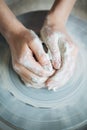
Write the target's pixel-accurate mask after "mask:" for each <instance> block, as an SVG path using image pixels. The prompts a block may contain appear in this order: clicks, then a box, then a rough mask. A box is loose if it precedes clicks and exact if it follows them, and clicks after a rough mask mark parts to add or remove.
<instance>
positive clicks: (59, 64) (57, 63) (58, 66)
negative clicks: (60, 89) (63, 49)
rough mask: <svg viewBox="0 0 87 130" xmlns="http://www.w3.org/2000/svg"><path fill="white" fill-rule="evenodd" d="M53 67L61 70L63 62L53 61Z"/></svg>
mask: <svg viewBox="0 0 87 130" xmlns="http://www.w3.org/2000/svg"><path fill="white" fill-rule="evenodd" d="M53 66H54V67H55V69H60V67H61V62H60V61H59V60H58V61H53Z"/></svg>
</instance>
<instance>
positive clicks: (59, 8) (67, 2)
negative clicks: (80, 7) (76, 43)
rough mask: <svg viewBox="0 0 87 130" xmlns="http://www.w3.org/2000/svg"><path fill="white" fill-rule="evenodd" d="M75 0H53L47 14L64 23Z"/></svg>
mask: <svg viewBox="0 0 87 130" xmlns="http://www.w3.org/2000/svg"><path fill="white" fill-rule="evenodd" d="M75 2H76V0H55V2H54V4H53V6H52V8H51V10H50V12H49V15H48V16H50V15H51V16H52V17H53V19H54V20H55V21H58V22H62V21H63V23H64V24H65V23H66V21H67V19H68V16H69V14H70V12H71V10H72V8H73V6H74V4H75Z"/></svg>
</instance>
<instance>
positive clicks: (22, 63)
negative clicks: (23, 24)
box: [7, 28, 53, 87]
mask: <svg viewBox="0 0 87 130" xmlns="http://www.w3.org/2000/svg"><path fill="white" fill-rule="evenodd" d="M7 41H8V43H9V45H10V50H11V56H12V65H13V68H14V70H15V71H16V72H17V73H18V74H19V76H20V77H21V79H22V80H23V81H24V83H25V84H27V85H30V84H32V85H36V84H41V83H44V82H45V81H46V80H47V78H48V77H49V76H50V75H52V73H53V69H52V66H51V63H50V60H49V57H47V54H46V53H45V52H44V50H43V47H42V42H41V40H40V39H39V38H38V36H37V35H36V34H35V33H34V32H33V31H32V30H27V29H26V28H23V29H22V30H21V31H20V32H17V33H16V34H14V35H13V34H12V35H10V36H9V37H8V38H7ZM33 55H35V57H36V58H35V57H34V56H33ZM37 87H38V86H37Z"/></svg>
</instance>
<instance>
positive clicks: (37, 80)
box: [15, 64, 48, 87]
mask: <svg viewBox="0 0 87 130" xmlns="http://www.w3.org/2000/svg"><path fill="white" fill-rule="evenodd" d="M15 71H16V72H17V73H18V74H19V75H20V77H21V79H22V80H23V81H24V83H25V84H26V85H28V84H29V85H30V84H31V85H35V84H37V85H39V84H42V83H44V82H45V81H46V80H47V78H48V77H39V76H37V75H35V74H34V73H32V72H31V71H29V70H28V69H26V68H25V67H24V66H22V65H20V64H17V65H16V68H15ZM37 87H38V86H37Z"/></svg>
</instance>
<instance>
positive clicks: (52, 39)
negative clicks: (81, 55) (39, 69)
mask: <svg viewBox="0 0 87 130" xmlns="http://www.w3.org/2000/svg"><path fill="white" fill-rule="evenodd" d="M47 23H49V22H48V21H46V22H45V24H44V26H43V27H42V30H41V36H42V39H43V41H44V42H45V44H46V45H47V46H48V48H49V50H50V51H51V54H52V62H53V66H54V67H55V68H56V69H58V70H56V72H55V74H54V75H53V76H51V77H50V78H49V79H48V80H47V81H46V86H47V87H48V89H49V90H50V89H53V90H56V89H58V88H59V87H62V86H63V85H64V84H65V83H66V82H67V81H68V80H69V79H70V78H71V76H72V74H73V72H74V69H75V64H76V58H77V52H78V47H77V46H76V44H75V43H74V42H73V41H72V39H71V38H70V36H69V35H68V33H67V30H66V28H65V26H64V25H63V24H62V23H61V24H59V23H58V24H52V25H47ZM55 57H56V58H55ZM54 59H55V60H54Z"/></svg>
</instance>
